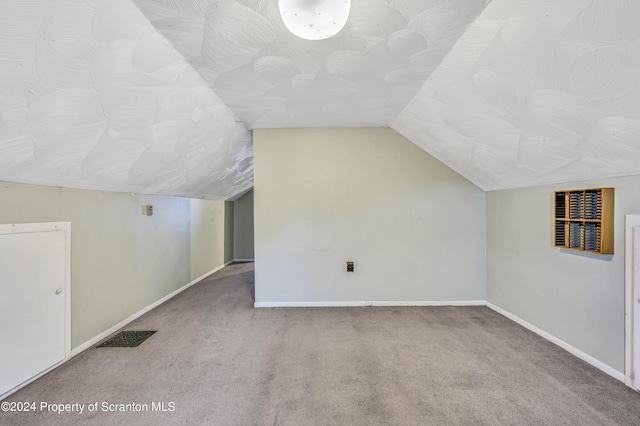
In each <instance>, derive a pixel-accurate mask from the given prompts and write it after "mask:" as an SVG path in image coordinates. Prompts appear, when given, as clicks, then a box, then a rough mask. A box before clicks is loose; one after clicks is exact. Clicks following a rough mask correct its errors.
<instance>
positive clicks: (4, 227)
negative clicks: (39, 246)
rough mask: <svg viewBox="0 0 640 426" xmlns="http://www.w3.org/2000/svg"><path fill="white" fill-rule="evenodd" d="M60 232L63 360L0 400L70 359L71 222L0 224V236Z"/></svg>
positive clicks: (5, 395) (8, 393) (2, 396)
mask: <svg viewBox="0 0 640 426" xmlns="http://www.w3.org/2000/svg"><path fill="white" fill-rule="evenodd" d="M56 231H62V232H64V234H65V255H64V262H65V266H64V270H65V273H64V310H65V315H64V317H65V318H64V359H63V360H62V361H60V362H58V363H56V364H54V365H52V366H51V367H49V368H47V369H46V370H44V371H43V372H41V373H39V374H37V375H35V376H34V377H32V378H30V379H29V380H27V381H26V382H24V383H21V384H20V385H18V386H16V387H15V388H13V389H11V390H9V391H8V392H6V393H4V394H2V395H0V400H2V399H4V398H6V397H8V396H9V395H11V394H12V393H14V392H16V391H17V390H19V389H22V388H23V387H25V386H26V385H28V384H29V383H31V382H33V381H34V380H36V379H38V378H39V377H41V376H43V375H45V374H47V373H48V372H49V371H51V370H53V369H54V368H56V367H58V366H60V365H61V364H63V363H65V362H67V361H68V360H69V359H70V358H71V222H43V223H13V224H0V235H7V234H30V233H40V232H56Z"/></svg>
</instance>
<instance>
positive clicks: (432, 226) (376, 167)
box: [254, 128, 486, 302]
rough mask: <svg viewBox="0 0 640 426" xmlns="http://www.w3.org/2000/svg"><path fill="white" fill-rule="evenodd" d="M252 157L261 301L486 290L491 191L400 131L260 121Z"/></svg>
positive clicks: (421, 297) (430, 297) (471, 296)
mask: <svg viewBox="0 0 640 426" xmlns="http://www.w3.org/2000/svg"><path fill="white" fill-rule="evenodd" d="M254 165H255V174H254V176H255V186H254V202H255V255H256V256H255V259H256V302H286V301H363V300H365V301H366V300H370V301H451V300H484V299H485V265H486V263H485V193H484V192H483V191H482V190H480V189H478V188H477V187H476V186H474V185H473V184H471V183H470V182H469V181H467V180H466V179H464V178H463V177H461V176H460V175H459V174H457V173H455V172H453V171H452V170H451V169H449V168H448V167H446V166H445V165H443V164H442V163H441V162H439V161H438V160H436V159H435V158H433V157H432V156H430V155H429V154H427V153H426V152H424V151H423V150H421V149H420V148H418V147H417V146H415V145H414V144H412V143H411V142H409V141H408V140H406V139H405V138H404V137H402V136H401V135H399V134H398V133H396V132H394V131H393V130H391V129H388V128H360V129H358V128H350V129H285V130H280V129H256V130H254ZM347 261H355V270H356V271H355V272H354V273H347V272H346V262H347Z"/></svg>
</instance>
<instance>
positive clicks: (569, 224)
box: [553, 188, 615, 254]
mask: <svg viewBox="0 0 640 426" xmlns="http://www.w3.org/2000/svg"><path fill="white" fill-rule="evenodd" d="M614 194H615V190H614V188H589V189H574V190H567V191H556V192H555V198H554V200H555V209H554V218H553V236H554V244H555V246H556V247H559V248H565V249H570V250H580V251H584V252H588V253H595V254H613V205H614Z"/></svg>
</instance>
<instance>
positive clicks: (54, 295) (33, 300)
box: [0, 224, 70, 395]
mask: <svg viewBox="0 0 640 426" xmlns="http://www.w3.org/2000/svg"><path fill="white" fill-rule="evenodd" d="M29 225H30V224H25V225H22V228H24V229H23V230H25V229H27V230H28V229H38V226H36V227H35V228H34V227H29ZM35 225H37V224H35ZM0 226H1V227H3V228H2V229H0V335H1V336H2V344H1V345H0V395H3V394H5V393H7V392H9V391H11V390H12V389H14V388H16V387H17V386H20V385H21V384H23V383H25V382H28V381H29V379H31V378H33V377H35V376H37V375H39V374H40V373H42V372H44V371H46V370H48V369H50V368H52V367H53V366H55V365H57V364H59V363H60V362H62V361H64V360H65V358H66V357H67V353H68V350H69V347H68V346H69V344H68V343H69V338H68V321H67V318H68V310H69V306H68V304H69V303H68V301H69V300H70V299H69V295H68V291H69V285H68V282H69V280H68V272H69V271H68V264H69V262H68V241H67V238H68V232H65V231H64V230H60V229H52V230H49V231H46V232H20V231H21V229H20V225H0ZM9 227H10V228H9ZM54 228H55V227H54ZM3 230H4V233H3Z"/></svg>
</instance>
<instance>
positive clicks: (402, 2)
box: [0, 0, 640, 199]
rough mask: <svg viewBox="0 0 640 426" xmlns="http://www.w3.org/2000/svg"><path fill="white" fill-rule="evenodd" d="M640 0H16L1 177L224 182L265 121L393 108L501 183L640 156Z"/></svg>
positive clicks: (1, 34) (614, 172) (439, 148)
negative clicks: (302, 0)
mask: <svg viewBox="0 0 640 426" xmlns="http://www.w3.org/2000/svg"><path fill="white" fill-rule="evenodd" d="M639 75H640V1H638V0H563V1H557V0H493V1H491V2H489V0H352V7H351V14H350V18H349V20H348V21H347V24H346V26H345V28H344V29H343V30H342V31H341V32H340V33H339V34H338V35H336V36H335V37H332V38H329V39H327V40H321V41H308V40H302V39H299V38H297V37H295V36H294V35H292V34H291V33H289V32H288V31H287V30H286V28H285V26H284V24H283V23H282V20H281V19H280V15H279V10H278V4H277V0H217V1H216V0H109V1H103V0H58V1H55V0H0V180H6V181H13V182H25V183H36V184H44V185H56V186H65V187H74V188H87V189H99V190H108V191H119V192H138V193H150V194H163V195H179V196H189V197H196V198H213V199H227V198H230V197H232V196H234V195H236V194H239V193H242V192H243V191H246V190H247V189H248V188H250V187H251V186H252V184H253V183H252V178H253V153H252V137H251V129H253V128H267V127H270V128H284V127H347V126H348V127H362V126H391V127H392V128H394V129H395V130H396V131H398V132H399V133H401V134H403V135H404V136H406V137H407V138H408V139H409V140H411V141H412V142H414V143H415V144H417V145H418V146H420V147H422V148H423V149H424V150H426V151H427V152H429V153H431V154H433V155H434V156H436V157H437V158H438V159H440V160H441V161H443V162H444V163H446V164H447V165H449V166H450V167H452V168H453V169H454V170H456V171H458V172H460V173H461V174H462V175H464V176H466V177H467V178H468V179H470V180H471V181H472V182H474V183H475V184H476V185H478V186H479V187H481V188H483V189H485V190H492V189H502V188H511V187H518V186H527V185H536V184H542V183H557V182H564V181H572V180H579V179H587V178H596V177H609V176H619V175H626V174H638V173H640V78H638V76H639Z"/></svg>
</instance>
